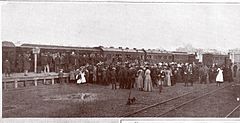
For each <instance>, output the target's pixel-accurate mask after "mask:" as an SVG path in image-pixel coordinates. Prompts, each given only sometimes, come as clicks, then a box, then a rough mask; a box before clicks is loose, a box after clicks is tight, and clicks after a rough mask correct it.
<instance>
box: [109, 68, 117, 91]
mask: <svg viewBox="0 0 240 123" xmlns="http://www.w3.org/2000/svg"><path fill="white" fill-rule="evenodd" d="M110 81H111V84H112V89H113V90H116V89H117V82H116V81H117V80H116V68H114V67H113V68H112V69H111V71H110Z"/></svg>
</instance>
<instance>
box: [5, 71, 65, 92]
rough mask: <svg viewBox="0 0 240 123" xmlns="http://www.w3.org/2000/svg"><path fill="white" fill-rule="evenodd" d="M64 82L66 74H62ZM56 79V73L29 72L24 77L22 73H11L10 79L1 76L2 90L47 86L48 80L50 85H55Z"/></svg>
mask: <svg viewBox="0 0 240 123" xmlns="http://www.w3.org/2000/svg"><path fill="white" fill-rule="evenodd" d="M63 77H64V78H65V81H67V82H68V77H69V74H68V73H64V76H63ZM56 79H58V73H55V72H50V73H34V72H30V73H28V74H27V76H24V73H13V74H11V75H10V77H6V76H4V75H3V76H2V82H3V89H8V88H18V87H19V85H20V84H21V85H23V86H26V85H27V84H28V85H29V84H30V85H34V86H37V85H38V84H39V83H42V84H47V83H48V80H50V81H51V84H54V83H55V80H56Z"/></svg>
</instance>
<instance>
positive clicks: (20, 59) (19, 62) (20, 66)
mask: <svg viewBox="0 0 240 123" xmlns="http://www.w3.org/2000/svg"><path fill="white" fill-rule="evenodd" d="M23 58H24V57H23V56H22V55H21V54H19V55H18V57H17V69H18V72H19V73H21V72H23ZM38 61H40V60H38Z"/></svg>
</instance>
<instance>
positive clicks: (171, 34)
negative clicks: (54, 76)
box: [1, 2, 240, 50]
mask: <svg viewBox="0 0 240 123" xmlns="http://www.w3.org/2000/svg"><path fill="white" fill-rule="evenodd" d="M1 8H2V9H1V12H2V13H1V21H2V30H1V38H2V39H1V40H2V41H12V42H13V43H15V44H16V45H20V44H23V43H34V44H47V45H48V44H53V45H64V46H89V47H93V46H104V47H109V46H114V47H129V48H144V49H156V48H160V49H166V50H175V49H176V48H178V47H183V46H185V45H187V44H191V45H192V46H193V47H195V48H210V49H220V50H227V49H233V48H240V4H206V3H204V4H197V3H192V4H183V3H106V2H103V3H99V2H97V3H93V2H91V3H88V2H63V3H62V2H57V3H44V2H41V3H33V2H31V3H14V2H12V3H7V4H4V5H2V7H1Z"/></svg>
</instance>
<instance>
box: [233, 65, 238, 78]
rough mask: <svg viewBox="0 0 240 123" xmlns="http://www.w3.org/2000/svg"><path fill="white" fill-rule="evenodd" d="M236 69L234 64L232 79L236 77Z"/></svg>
mask: <svg viewBox="0 0 240 123" xmlns="http://www.w3.org/2000/svg"><path fill="white" fill-rule="evenodd" d="M237 69H238V67H237V65H236V64H235V65H234V66H233V77H236V76H237Z"/></svg>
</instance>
